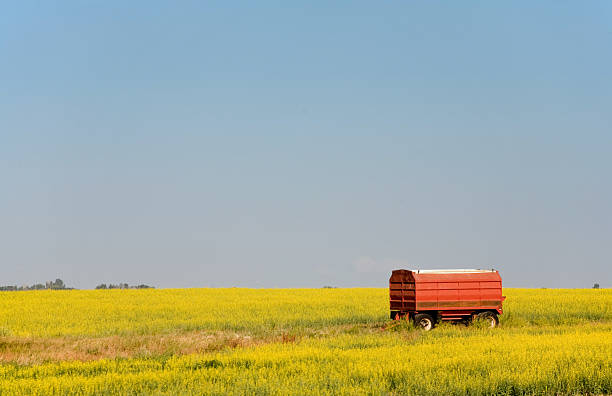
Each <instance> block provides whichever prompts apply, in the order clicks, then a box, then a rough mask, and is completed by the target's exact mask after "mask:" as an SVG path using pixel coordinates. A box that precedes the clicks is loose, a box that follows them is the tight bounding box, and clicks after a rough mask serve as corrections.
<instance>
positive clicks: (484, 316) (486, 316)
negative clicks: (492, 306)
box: [476, 311, 499, 328]
mask: <svg viewBox="0 0 612 396" xmlns="http://www.w3.org/2000/svg"><path fill="white" fill-rule="evenodd" d="M476 320H481V321H483V322H486V323H488V324H489V327H491V328H494V327H497V325H498V324H499V319H498V318H497V314H496V313H494V312H491V311H486V312H481V313H479V314H478V315H476Z"/></svg>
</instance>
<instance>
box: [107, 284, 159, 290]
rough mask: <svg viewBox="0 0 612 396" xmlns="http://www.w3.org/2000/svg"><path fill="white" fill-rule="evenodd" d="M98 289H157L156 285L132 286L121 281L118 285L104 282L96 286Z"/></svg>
mask: <svg viewBox="0 0 612 396" xmlns="http://www.w3.org/2000/svg"><path fill="white" fill-rule="evenodd" d="M96 289H155V287H153V286H149V285H138V286H130V285H128V284H127V283H119V284H117V285H114V284H112V283H111V284H109V285H107V284H106V283H102V284H101V285H98V286H96Z"/></svg>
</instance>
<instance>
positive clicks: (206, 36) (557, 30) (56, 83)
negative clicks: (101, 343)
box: [0, 1, 612, 288]
mask: <svg viewBox="0 0 612 396" xmlns="http://www.w3.org/2000/svg"><path fill="white" fill-rule="evenodd" d="M230 4H231V5H230ZM294 4H296V2H286V1H278V2H263V1H261V2H244V3H238V2H227V1H222V2H216V3H212V2H186V1H185V2H156V1H141V2H138V1H133V2H131V1H130V2H126V1H100V2H90V1H87V2H83V1H74V2H71V1H63V2H59V4H58V3H57V2H26V1H18V2H13V3H12V4H5V5H3V7H2V10H1V12H0V181H1V185H0V189H1V190H0V267H1V269H2V271H1V275H0V284H31V283H34V282H38V281H45V280H49V279H55V278H56V277H60V278H62V279H63V280H64V281H65V282H66V283H67V284H68V285H72V286H76V287H79V288H91V287H94V286H95V285H96V284H98V283H101V282H107V283H108V282H113V283H116V282H128V283H130V284H132V283H148V284H152V285H155V286H158V287H198V286H246V287H321V286H323V285H334V286H380V287H386V286H387V284H388V283H387V282H388V277H389V272H390V270H392V269H394V268H492V267H493V268H496V269H499V270H500V271H501V274H502V278H503V280H504V283H505V285H507V286H517V287H518V286H524V287H591V286H592V285H593V283H595V282H599V283H600V284H601V285H602V287H610V286H612V182H611V179H612V177H611V171H612V3H610V2H608V1H589V2H569V1H567V2H566V1H550V2H546V1H543V2H536V3H534V2H532V1H525V2H511V3H501V2H485V1H483V2H478V1H476V2H470V3H464V2H433V1H432V2H430V1H428V2H421V3H418V4H417V3H416V2H414V3H408V2H385V3H380V2H358V1H351V2H328V1H321V2H303V4H302V5H301V6H295V5H294Z"/></svg>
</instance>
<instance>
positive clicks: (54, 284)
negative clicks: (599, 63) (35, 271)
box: [0, 278, 73, 291]
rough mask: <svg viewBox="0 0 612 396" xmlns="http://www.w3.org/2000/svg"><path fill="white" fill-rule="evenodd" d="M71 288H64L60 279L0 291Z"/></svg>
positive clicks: (66, 288)
mask: <svg viewBox="0 0 612 396" xmlns="http://www.w3.org/2000/svg"><path fill="white" fill-rule="evenodd" d="M71 289H73V288H72V287H66V285H65V284H64V281H63V280H61V279H59V278H58V279H56V280H54V281H47V282H45V284H44V285H43V284H42V283H37V284H35V285H31V286H15V285H13V286H11V285H9V286H0V291H22V290H71Z"/></svg>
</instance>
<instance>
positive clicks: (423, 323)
mask: <svg viewBox="0 0 612 396" xmlns="http://www.w3.org/2000/svg"><path fill="white" fill-rule="evenodd" d="M414 325H415V326H416V327H420V328H421V329H423V330H425V331H429V330H431V329H433V328H434V326H435V325H436V321H435V320H434V318H433V317H432V316H431V315H429V314H416V315H414Z"/></svg>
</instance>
